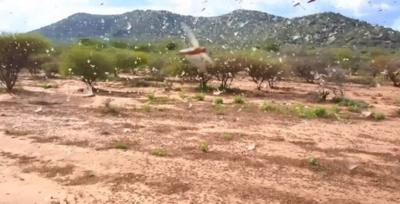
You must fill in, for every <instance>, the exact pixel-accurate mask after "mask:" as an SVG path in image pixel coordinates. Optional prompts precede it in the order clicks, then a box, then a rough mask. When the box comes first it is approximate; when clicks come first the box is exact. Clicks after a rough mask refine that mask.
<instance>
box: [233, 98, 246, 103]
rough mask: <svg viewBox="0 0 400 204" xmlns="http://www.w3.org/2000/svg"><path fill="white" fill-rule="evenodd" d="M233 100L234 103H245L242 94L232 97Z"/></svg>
mask: <svg viewBox="0 0 400 204" xmlns="http://www.w3.org/2000/svg"><path fill="white" fill-rule="evenodd" d="M233 102H234V103H236V104H245V100H244V98H243V96H235V97H234V98H233Z"/></svg>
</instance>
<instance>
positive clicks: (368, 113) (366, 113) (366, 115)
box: [361, 111, 372, 118]
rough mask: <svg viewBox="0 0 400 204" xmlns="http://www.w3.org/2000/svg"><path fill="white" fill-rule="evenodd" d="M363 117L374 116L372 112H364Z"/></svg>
mask: <svg viewBox="0 0 400 204" xmlns="http://www.w3.org/2000/svg"><path fill="white" fill-rule="evenodd" d="M361 115H362V116H363V117H366V118H369V117H371V116H372V112H371V111H363V112H361Z"/></svg>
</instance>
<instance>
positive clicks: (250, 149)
mask: <svg viewBox="0 0 400 204" xmlns="http://www.w3.org/2000/svg"><path fill="white" fill-rule="evenodd" d="M256 147H257V144H250V145H249V146H248V147H247V150H249V151H254V150H256Z"/></svg>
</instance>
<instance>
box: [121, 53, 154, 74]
mask: <svg viewBox="0 0 400 204" xmlns="http://www.w3.org/2000/svg"><path fill="white" fill-rule="evenodd" d="M148 61H149V57H148V55H147V54H146V53H142V52H131V51H119V52H117V54H116V55H115V69H116V70H115V72H114V74H115V75H116V76H117V75H118V72H119V71H120V70H122V71H125V72H126V71H128V70H129V71H131V73H134V70H135V69H136V68H138V67H140V66H142V65H145V64H147V63H148Z"/></svg>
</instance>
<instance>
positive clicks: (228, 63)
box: [208, 56, 246, 89]
mask: <svg viewBox="0 0 400 204" xmlns="http://www.w3.org/2000/svg"><path fill="white" fill-rule="evenodd" d="M245 66H246V59H245V58H243V57H241V56H231V57H220V58H216V59H215V64H214V65H213V66H211V67H210V68H209V69H208V73H209V74H211V76H213V77H215V78H216V79H217V80H218V81H220V82H221V84H220V89H228V88H229V87H230V86H231V84H232V82H233V80H234V79H235V76H236V74H238V73H239V72H240V71H243V70H244V68H245Z"/></svg>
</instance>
